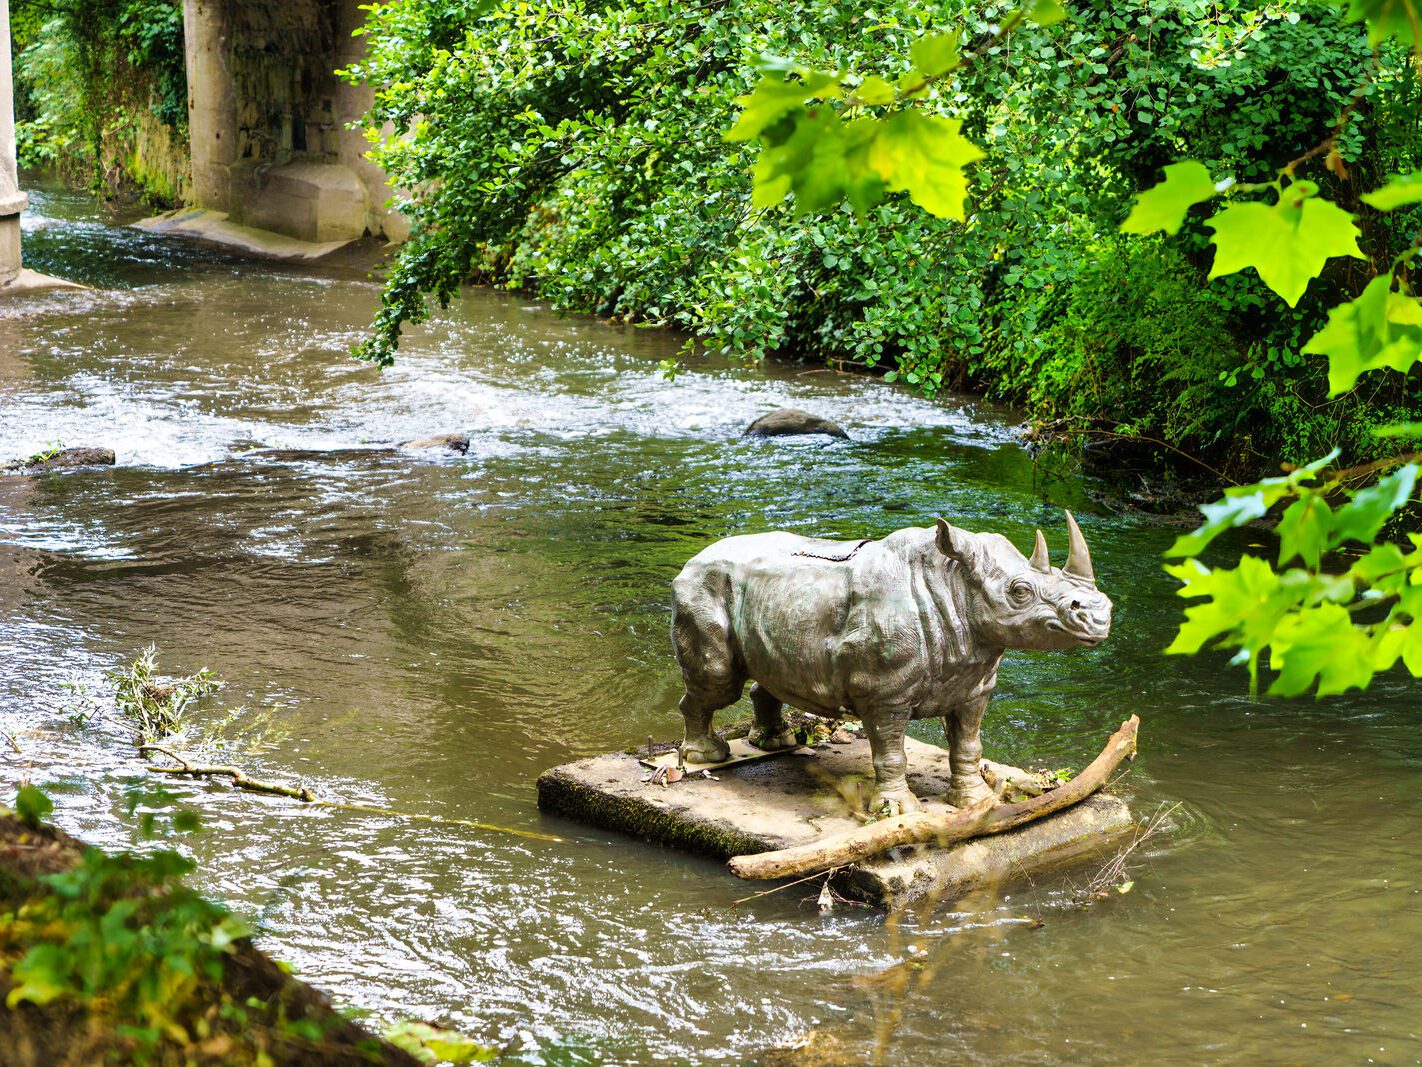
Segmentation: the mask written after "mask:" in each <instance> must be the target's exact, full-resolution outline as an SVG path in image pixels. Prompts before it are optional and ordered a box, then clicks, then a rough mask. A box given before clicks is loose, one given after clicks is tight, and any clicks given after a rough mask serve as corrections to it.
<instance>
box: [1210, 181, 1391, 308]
mask: <svg viewBox="0 0 1422 1067" xmlns="http://www.w3.org/2000/svg"><path fill="white" fill-rule="evenodd" d="M1314 188H1315V187H1313V186H1311V184H1310V183H1308V182H1295V183H1294V184H1293V185H1291V186H1289V188H1288V189H1286V190H1284V193H1283V196H1282V197H1281V198H1280V200H1279V202H1278V203H1277V204H1274V205H1269V204H1264V203H1260V202H1258V201H1252V202H1249V203H1244V204H1231V205H1230V206H1229V207H1227V208H1225V209H1223V210H1222V211H1220V212H1218V213H1217V214H1216V215H1215V216H1214V217H1213V218H1211V219H1210V221H1209V222H1207V223H1206V225H1207V226H1209V228H1210V229H1212V230H1214V232H1215V236H1214V237H1213V238H1211V241H1212V242H1213V244H1214V245H1215V262H1214V265H1213V266H1212V267H1211V268H1210V277H1211V278H1219V277H1221V276H1223V275H1226V274H1233V273H1235V272H1236V271H1241V270H1244V269H1245V268H1246V267H1253V268H1254V269H1255V270H1256V271H1258V272H1259V277H1260V278H1261V279H1262V280H1263V281H1264V284H1265V285H1267V286H1268V287H1269V288H1270V289H1272V290H1274V292H1276V293H1278V294H1279V295H1280V296H1281V297H1283V298H1284V300H1285V301H1286V302H1287V303H1288V304H1289V306H1290V307H1294V306H1297V304H1298V302H1299V299H1300V298H1301V297H1302V296H1303V294H1304V290H1305V289H1307V288H1308V283H1309V282H1310V281H1312V280H1313V279H1314V278H1316V277H1318V275H1319V274H1320V273H1321V272H1322V271H1323V267H1324V264H1326V263H1327V262H1328V261H1329V260H1330V259H1331V258H1333V257H1334V256H1352V257H1354V258H1356V259H1364V258H1366V257H1365V256H1364V255H1363V253H1362V251H1361V250H1360V249H1359V247H1358V229H1357V227H1356V226H1355V225H1354V224H1353V216H1351V215H1349V214H1348V213H1347V212H1346V211H1344V210H1343V209H1342V208H1340V207H1338V206H1337V205H1336V204H1332V203H1330V202H1329V201H1327V200H1320V199H1318V198H1317V197H1316V196H1314V195H1312V192H1313V189H1314Z"/></svg>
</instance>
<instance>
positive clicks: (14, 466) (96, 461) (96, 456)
mask: <svg viewBox="0 0 1422 1067" xmlns="http://www.w3.org/2000/svg"><path fill="white" fill-rule="evenodd" d="M113 464H114V450H113V449H112V448H61V449H60V450H59V451H58V452H39V453H36V454H35V455H33V456H30V457H29V458H28V459H14V460H11V461H10V462H9V463H5V464H0V471H4V472H5V473H6V474H44V473H46V472H48V471H54V470H60V469H62V468H65V467H98V466H109V467H111V466H113Z"/></svg>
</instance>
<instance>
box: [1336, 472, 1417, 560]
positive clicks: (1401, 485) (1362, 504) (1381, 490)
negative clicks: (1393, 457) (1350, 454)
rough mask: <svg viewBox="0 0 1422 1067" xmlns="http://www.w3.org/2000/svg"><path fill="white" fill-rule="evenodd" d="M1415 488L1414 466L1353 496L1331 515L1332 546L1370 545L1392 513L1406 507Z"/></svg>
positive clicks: (1390, 475) (1393, 473)
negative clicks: (1352, 542) (1355, 542)
mask: <svg viewBox="0 0 1422 1067" xmlns="http://www.w3.org/2000/svg"><path fill="white" fill-rule="evenodd" d="M1416 484H1417V465H1416V464H1415V463H1408V464H1407V465H1406V466H1403V467H1399V468H1398V469H1397V470H1395V471H1393V472H1392V473H1391V474H1389V475H1388V476H1387V477H1386V478H1383V479H1382V480H1380V481H1379V482H1378V483H1377V484H1376V485H1370V486H1368V487H1367V488H1366V489H1363V490H1360V491H1359V492H1358V493H1356V494H1355V495H1354V497H1353V499H1352V500H1350V501H1349V502H1348V503H1347V504H1344V505H1343V506H1342V507H1340V508H1338V510H1337V511H1335V512H1334V513H1333V542H1334V544H1339V545H1341V544H1342V543H1343V542H1344V541H1349V540H1353V541H1361V542H1363V543H1364V544H1371V543H1372V542H1373V541H1374V540H1375V539H1376V538H1377V536H1378V534H1379V533H1380V532H1381V531H1382V528H1383V524H1384V523H1385V522H1387V520H1388V519H1389V518H1391V517H1392V514H1393V512H1395V511H1396V510H1397V509H1398V508H1400V507H1402V505H1403V504H1405V503H1407V498H1408V497H1410V496H1411V495H1412V489H1413V487H1414V486H1415V485H1416Z"/></svg>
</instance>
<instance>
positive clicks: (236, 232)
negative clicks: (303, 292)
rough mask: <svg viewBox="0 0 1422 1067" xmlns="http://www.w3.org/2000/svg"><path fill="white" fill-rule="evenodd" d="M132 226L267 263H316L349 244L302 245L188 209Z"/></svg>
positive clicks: (223, 214) (214, 213) (222, 216)
mask: <svg viewBox="0 0 1422 1067" xmlns="http://www.w3.org/2000/svg"><path fill="white" fill-rule="evenodd" d="M133 225H134V226H135V227H137V228H138V229H140V230H152V231H153V232H155V233H165V234H173V235H176V236H182V237H193V238H196V239H198V240H202V241H210V242H212V243H213V244H219V245H225V246H226V247H228V248H235V249H238V250H239V251H242V252H247V253H250V254H252V255H256V256H266V257H268V258H271V259H320V258H321V257H322V256H329V255H331V254H332V253H333V252H338V251H340V250H341V249H343V248H345V247H346V246H347V245H349V244H350V243H351V242H350V241H347V240H336V241H303V240H301V239H300V238H297V237H291V236H288V235H287V234H284V233H275V232H273V231H271V230H262V229H258V228H257V227H255V226H244V225H242V224H241V223H237V222H233V221H232V220H231V219H230V218H228V216H227V212H225V211H203V210H195V209H192V208H179V209H178V210H177V211H169V212H167V213H166V214H163V215H155V216H153V217H152V218H149V219H140V220H139V221H138V222H135V223H134V224H133Z"/></svg>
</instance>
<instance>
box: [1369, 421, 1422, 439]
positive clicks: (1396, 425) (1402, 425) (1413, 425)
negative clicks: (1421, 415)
mask: <svg viewBox="0 0 1422 1067" xmlns="http://www.w3.org/2000/svg"><path fill="white" fill-rule="evenodd" d="M1372 434H1373V436H1374V437H1384V438H1399V437H1408V438H1416V437H1422V422H1390V423H1388V424H1387V425H1386V426H1374V427H1373V430H1372Z"/></svg>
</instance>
